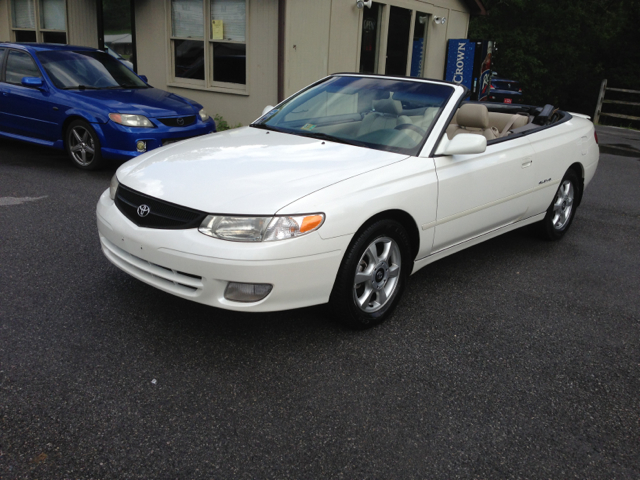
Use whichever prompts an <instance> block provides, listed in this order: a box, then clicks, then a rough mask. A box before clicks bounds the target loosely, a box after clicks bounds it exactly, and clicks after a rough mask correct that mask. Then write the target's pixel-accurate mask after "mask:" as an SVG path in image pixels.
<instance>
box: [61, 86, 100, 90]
mask: <svg viewBox="0 0 640 480" xmlns="http://www.w3.org/2000/svg"><path fill="white" fill-rule="evenodd" d="M61 90H100V87H90V86H88V85H76V86H75V87H62V89H61Z"/></svg>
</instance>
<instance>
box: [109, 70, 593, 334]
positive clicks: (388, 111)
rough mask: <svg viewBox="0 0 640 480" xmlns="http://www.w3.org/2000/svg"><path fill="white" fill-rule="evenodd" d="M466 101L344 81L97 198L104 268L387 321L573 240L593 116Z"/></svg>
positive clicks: (209, 298) (439, 90) (149, 164)
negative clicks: (423, 277) (540, 239)
mask: <svg viewBox="0 0 640 480" xmlns="http://www.w3.org/2000/svg"><path fill="white" fill-rule="evenodd" d="M466 94H467V91H466V90H465V88H464V87H461V86H458V85H454V84H450V83H446V82H441V81H432V80H425V79H409V78H395V77H384V76H371V75H369V76H367V75H356V74H336V75H331V76H329V77H327V78H324V79H322V80H320V81H318V82H316V83H314V84H313V85H311V86H309V87H307V88H305V89H304V90H302V91H300V92H298V93H297V94H295V95H293V96H292V97H290V98H288V99H286V100H285V101H284V102H282V103H281V104H279V105H277V106H276V107H275V108H274V107H267V108H266V109H265V111H264V114H263V115H262V117H260V118H259V119H258V120H257V121H256V122H255V123H253V124H251V125H250V126H248V127H244V128H239V129H236V130H231V131H226V132H221V133H215V134H211V135H206V136H203V137H198V138H195V139H192V140H187V141H184V142H180V143H176V144H172V145H169V146H167V147H165V148H161V149H158V150H153V151H152V152H149V153H147V154H145V155H142V156H140V157H138V158H136V159H133V160H131V161H129V162H127V163H125V164H124V165H122V166H121V167H120V168H119V169H118V171H117V172H116V175H115V176H114V177H113V180H112V182H111V187H110V188H109V189H108V190H106V191H105V192H104V194H103V195H102V196H101V198H100V201H99V203H98V208H97V219H98V229H99V233H100V241H101V243H102V249H103V251H104V254H105V255H106V257H107V258H108V259H109V260H110V261H111V262H112V263H113V264H115V265H116V266H117V267H119V268H120V269H122V270H124V271H125V272H127V273H129V274H130V275H132V276H134V277H136V278H138V279H140V280H142V281H143V282H146V283H148V284H150V285H153V286H155V287H157V288H159V289H161V290H164V291H165V292H168V293H172V294H174V295H177V296H180V297H182V298H186V299H189V300H193V301H196V302H200V303H204V304H207V305H212V306H215V307H220V308H224V309H230V310H243V311H251V312H262V311H273V310H286V309H291V308H297V307H305V306H309V305H316V304H323V303H329V305H330V307H331V309H332V311H333V312H334V313H335V315H336V316H337V317H339V318H340V319H341V320H343V321H344V322H346V323H347V324H349V325H351V326H354V327H361V328H362V327H368V326H372V325H375V324H377V323H380V322H381V321H383V320H384V319H385V318H387V317H388V316H389V315H390V314H391V312H392V310H393V308H394V307H395V306H396V305H397V304H398V302H399V300H400V297H401V295H402V292H403V289H404V287H405V284H406V282H407V279H408V277H409V275H410V274H411V273H414V272H416V271H417V270H419V269H420V268H422V267H424V266H425V265H428V264H429V263H431V262H434V261H436V260H438V259H440V258H443V257H444V256H446V255H450V254H452V253H455V252H457V251H459V250H461V249H463V248H466V247H469V246H471V245H474V244H476V243H479V242H482V241H484V240H487V239H489V238H492V237H495V236H496V235H500V234H502V233H504V232H508V231H509V230H513V229H515V228H519V227H522V226H524V225H527V224H533V223H535V224H537V227H538V230H539V232H540V233H541V234H542V235H543V236H544V237H546V238H548V239H551V240H556V239H559V238H561V237H562V236H563V235H564V234H565V233H566V231H567V230H568V229H569V227H570V226H571V222H572V220H573V218H574V215H575V213H576V209H577V207H578V205H579V204H580V200H581V198H582V195H583V192H584V189H585V187H586V186H587V185H588V183H589V181H590V180H591V179H592V178H593V175H594V173H595V170H596V167H597V165H598V159H599V151H598V145H597V138H596V136H595V131H594V127H593V124H592V123H591V122H590V121H589V119H588V117H585V116H582V115H577V114H573V113H567V112H564V111H560V110H558V109H556V108H554V107H553V106H551V105H546V106H545V107H532V106H522V105H497V104H489V105H486V104H479V103H467V102H464V101H463V100H464V98H465V96H466Z"/></svg>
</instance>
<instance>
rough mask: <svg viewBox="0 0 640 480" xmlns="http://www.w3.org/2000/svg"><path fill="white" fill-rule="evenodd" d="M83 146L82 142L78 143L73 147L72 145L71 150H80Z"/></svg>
mask: <svg viewBox="0 0 640 480" xmlns="http://www.w3.org/2000/svg"><path fill="white" fill-rule="evenodd" d="M81 148H82V145H80V144H76V145H74V146H73V147H71V151H72V152H77V151H78V150H80V149H81Z"/></svg>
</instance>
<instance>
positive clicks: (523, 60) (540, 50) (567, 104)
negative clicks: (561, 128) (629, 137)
mask: <svg viewBox="0 0 640 480" xmlns="http://www.w3.org/2000/svg"><path fill="white" fill-rule="evenodd" d="M484 4H485V6H486V8H487V10H488V15H487V16H484V17H480V16H477V17H473V18H472V19H471V23H470V28H469V38H471V39H486V40H494V41H495V42H496V44H497V51H496V52H495V54H494V56H493V58H494V63H493V66H492V68H493V70H495V71H497V72H498V73H499V74H500V76H502V77H508V78H512V79H514V80H519V81H520V82H521V83H522V87H523V88H522V89H523V93H524V96H525V100H526V102H527V103H531V104H546V103H550V104H553V105H555V106H558V107H560V108H562V109H564V110H570V111H576V112H580V113H586V114H588V115H593V112H594V110H595V105H596V101H597V97H598V91H599V88H600V83H601V82H602V80H603V79H604V78H607V79H609V86H616V87H620V88H632V89H637V90H640V88H638V87H640V80H639V79H640V49H638V46H639V45H640V35H639V33H638V29H639V28H640V2H638V1H637V0H580V1H579V2H572V1H568V0H562V1H557V0H484Z"/></svg>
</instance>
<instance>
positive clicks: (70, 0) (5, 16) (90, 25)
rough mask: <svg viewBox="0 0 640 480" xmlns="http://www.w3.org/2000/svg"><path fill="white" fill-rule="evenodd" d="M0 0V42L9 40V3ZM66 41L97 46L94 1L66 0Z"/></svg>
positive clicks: (7, 0)
mask: <svg viewBox="0 0 640 480" xmlns="http://www.w3.org/2000/svg"><path fill="white" fill-rule="evenodd" d="M10 2H11V0H0V42H10V41H12V40H13V39H12V38H11V18H10V15H9V11H10V9H9V3H10ZM67 43H68V44H70V45H82V46H85V47H94V48H97V47H98V20H97V12H96V2H95V1H87V0H67Z"/></svg>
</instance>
